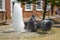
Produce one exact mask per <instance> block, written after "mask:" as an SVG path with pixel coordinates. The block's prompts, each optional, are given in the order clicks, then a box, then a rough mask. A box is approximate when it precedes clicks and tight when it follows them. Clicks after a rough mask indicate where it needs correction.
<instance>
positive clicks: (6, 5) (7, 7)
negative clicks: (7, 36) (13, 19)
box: [5, 0, 11, 19]
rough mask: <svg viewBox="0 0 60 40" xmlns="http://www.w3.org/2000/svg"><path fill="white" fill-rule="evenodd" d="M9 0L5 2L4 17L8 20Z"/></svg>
mask: <svg viewBox="0 0 60 40" xmlns="http://www.w3.org/2000/svg"><path fill="white" fill-rule="evenodd" d="M10 13H11V7H10V0H5V16H6V17H7V19H10V16H11V14H10Z"/></svg>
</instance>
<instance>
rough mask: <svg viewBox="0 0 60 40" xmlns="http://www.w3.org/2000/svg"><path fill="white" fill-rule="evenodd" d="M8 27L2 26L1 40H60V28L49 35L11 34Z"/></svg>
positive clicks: (0, 31)
mask: <svg viewBox="0 0 60 40" xmlns="http://www.w3.org/2000/svg"><path fill="white" fill-rule="evenodd" d="M9 28H10V27H8V26H3V27H2V26H0V40H60V27H53V28H52V30H51V32H50V33H49V34H44V35H43V34H41V33H40V32H39V33H38V32H37V33H36V32H35V33H30V32H25V33H19V32H9Z"/></svg>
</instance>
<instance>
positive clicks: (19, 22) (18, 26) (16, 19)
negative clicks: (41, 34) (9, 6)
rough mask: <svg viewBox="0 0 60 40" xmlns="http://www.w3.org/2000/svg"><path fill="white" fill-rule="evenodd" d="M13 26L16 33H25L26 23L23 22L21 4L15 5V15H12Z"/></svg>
mask: <svg viewBox="0 0 60 40" xmlns="http://www.w3.org/2000/svg"><path fill="white" fill-rule="evenodd" d="M12 26H13V27H14V31H17V32H23V31H24V27H25V25H24V22H23V14H22V8H21V4H20V3H15V4H14V9H13V14H12Z"/></svg>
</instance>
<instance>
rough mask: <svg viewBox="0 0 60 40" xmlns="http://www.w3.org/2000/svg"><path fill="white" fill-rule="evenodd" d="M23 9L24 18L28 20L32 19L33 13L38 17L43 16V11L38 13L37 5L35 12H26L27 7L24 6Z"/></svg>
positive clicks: (34, 7)
mask: <svg viewBox="0 0 60 40" xmlns="http://www.w3.org/2000/svg"><path fill="white" fill-rule="evenodd" d="M22 8H23V17H24V18H28V17H31V15H32V13H33V14H35V15H36V16H41V15H42V14H43V11H36V4H33V10H32V11H25V5H22Z"/></svg>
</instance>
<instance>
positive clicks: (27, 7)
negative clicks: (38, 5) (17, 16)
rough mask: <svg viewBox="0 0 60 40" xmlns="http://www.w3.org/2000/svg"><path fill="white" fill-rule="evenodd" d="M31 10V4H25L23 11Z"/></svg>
mask: <svg viewBox="0 0 60 40" xmlns="http://www.w3.org/2000/svg"><path fill="white" fill-rule="evenodd" d="M32 10H33V5H32V4H27V3H26V4H25V11H32Z"/></svg>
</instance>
